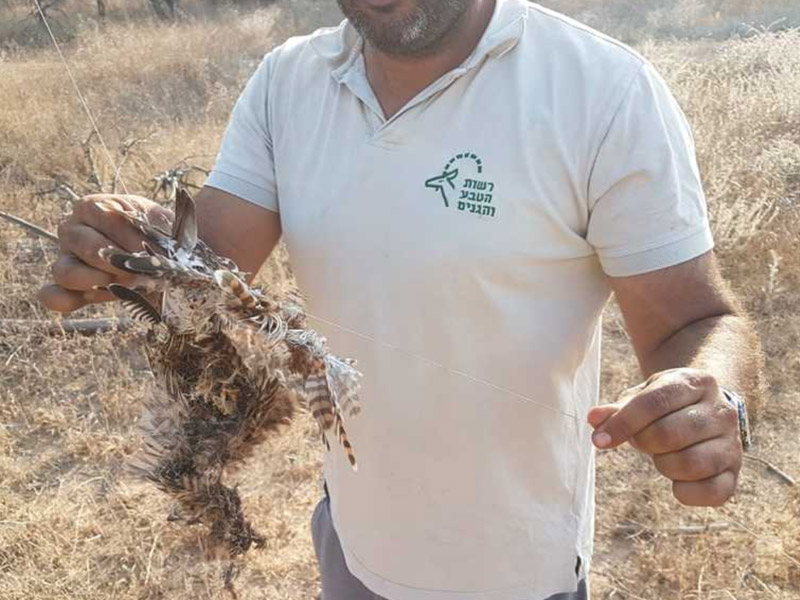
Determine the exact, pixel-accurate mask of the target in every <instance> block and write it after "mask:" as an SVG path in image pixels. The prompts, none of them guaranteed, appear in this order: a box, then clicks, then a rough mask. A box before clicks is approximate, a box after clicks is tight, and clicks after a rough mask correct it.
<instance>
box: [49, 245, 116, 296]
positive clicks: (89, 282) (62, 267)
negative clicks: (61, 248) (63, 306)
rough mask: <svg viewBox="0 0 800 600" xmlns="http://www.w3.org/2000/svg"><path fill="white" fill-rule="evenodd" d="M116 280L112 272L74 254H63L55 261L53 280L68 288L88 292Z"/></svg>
mask: <svg viewBox="0 0 800 600" xmlns="http://www.w3.org/2000/svg"><path fill="white" fill-rule="evenodd" d="M114 281H116V278H115V277H114V275H112V274H111V273H108V272H106V271H100V270H99V269H95V268H94V267H90V266H89V265H87V264H86V263H84V262H83V261H82V260H80V259H79V258H78V257H77V256H74V255H72V254H62V255H60V256H59V257H58V259H57V260H56V262H55V263H53V282H54V283H56V284H57V285H59V286H61V287H62V288H64V289H66V290H73V291H80V292H88V291H90V290H92V289H93V288H95V287H97V286H106V285H108V284H109V283H112V282H114Z"/></svg>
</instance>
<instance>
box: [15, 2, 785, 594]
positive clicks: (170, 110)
mask: <svg viewBox="0 0 800 600" xmlns="http://www.w3.org/2000/svg"><path fill="white" fill-rule="evenodd" d="M187 4H188V2H187ZM548 4H551V5H553V6H554V7H556V8H559V9H562V10H565V11H568V12H570V13H571V14H576V15H580V16H582V18H584V19H586V20H587V21H590V22H592V23H593V24H596V25H600V26H603V27H604V28H605V29H607V30H609V31H610V32H611V33H615V34H618V35H621V36H623V37H626V38H628V39H632V40H638V42H637V45H638V47H639V49H640V50H642V51H643V52H644V53H645V54H646V55H647V56H648V57H650V58H651V59H652V60H653V61H654V62H655V63H656V64H657V65H658V67H659V68H660V69H661V71H662V72H663V73H664V74H665V75H666V77H667V78H668V79H669V81H670V82H671V84H672V85H673V87H674V90H675V92H676V94H677V95H678V97H679V99H680V101H681V104H682V105H683V107H684V108H685V110H686V112H687V114H688V115H689V118H690V120H691V121H692V124H693V126H694V131H695V137H696V140H697V145H698V152H699V160H700V163H701V168H702V171H703V175H704V179H705V185H706V189H707V192H708V195H709V202H710V206H711V212H712V215H713V219H714V226H715V230H716V234H717V239H718V242H719V253H720V257H721V260H722V265H723V267H724V269H725V272H726V274H727V276H728V277H729V278H730V280H731V282H732V284H733V285H734V287H735V288H736V290H737V291H738V292H739V293H740V295H741V296H742V298H743V299H744V301H745V303H746V305H747V307H748V309H749V310H750V312H751V313H752V315H753V316H754V318H755V320H756V322H757V324H758V328H759V330H760V332H761V334H762V336H763V340H764V347H765V350H766V354H767V365H768V377H769V403H768V405H767V407H766V409H765V411H764V412H763V414H762V416H761V419H760V423H759V427H758V431H757V443H756V447H755V451H754V452H755V454H757V455H759V456H761V457H763V458H766V459H768V460H769V461H771V462H773V463H775V464H777V465H779V466H781V467H782V468H783V469H784V470H785V471H786V472H787V473H789V474H791V475H794V476H795V477H796V478H798V479H800V436H798V433H797V432H798V431H800V311H798V306H800V291H799V290H800V237H799V236H798V233H800V76H799V75H798V73H800V31H793V30H791V29H788V28H786V27H788V25H790V24H792V23H794V24H797V23H798V14H797V13H798V8H797V6H796V2H794V1H793V2H768V3H763V4H762V3H759V4H757V3H755V2H744V1H743V0H720V1H719V2H716V4H719V5H720V7H721V8H720V7H715V6H714V5H715V2H714V1H712V0H709V1H708V2H706V3H701V2H698V1H689V0H680V1H679V2H677V1H675V2H668V1H664V2H660V3H655V2H649V3H647V7H644V6H643V5H644V4H645V3H639V2H633V1H632V0H630V1H623V0H617V1H615V2H603V3H595V2H589V1H588V0H560V1H558V2H551V3H548ZM792 4H794V5H795V6H794V8H793V7H792V6H791V5H792ZM109 5H110V7H111V8H112V9H114V10H111V11H110V14H109V16H108V18H107V22H106V23H105V25H103V26H102V27H101V26H98V25H97V23H96V22H95V21H93V20H92V19H90V18H89V16H90V12H91V11H90V9H91V5H89V8H88V9H87V5H83V4H80V5H79V4H76V5H75V7H74V10H72V9H71V5H69V4H65V5H64V12H63V13H53V19H54V21H55V22H57V23H59V25H58V32H59V35H60V36H63V39H64V40H66V43H65V51H66V54H67V58H68V60H69V62H70V64H71V65H72V66H73V69H74V71H75V75H76V78H77V79H78V81H79V82H80V85H81V88H82V89H83V91H84V92H85V94H86V97H87V100H88V102H89V104H90V106H91V107H92V108H93V110H94V112H95V114H96V116H97V120H98V124H99V127H100V129H101V131H102V132H103V135H104V137H105V138H106V141H107V142H108V144H109V146H110V148H111V151H112V153H113V154H114V155H115V157H114V158H115V160H116V161H118V162H122V163H124V166H123V169H122V175H123V179H124V181H125V182H126V183H127V186H128V188H129V189H130V190H131V191H137V192H146V191H148V190H150V189H151V188H152V185H153V181H152V177H153V176H155V175H156V174H158V173H160V172H164V171H165V170H167V169H169V168H171V167H173V166H175V165H178V164H180V163H181V161H183V160H184V159H186V160H187V162H188V163H190V164H195V165H198V166H201V167H208V166H209V165H210V163H211V161H212V158H213V154H214V152H215V151H216V147H217V144H218V141H219V136H220V134H221V130H222V128H223V127H224V124H225V120H226V118H227V114H228V111H229V109H230V107H231V104H232V102H233V101H234V99H235V97H236V94H237V92H238V90H239V88H240V86H241V85H242V82H243V81H244V79H245V78H246V77H247V75H248V74H249V72H250V71H251V70H252V69H253V68H254V66H255V64H256V63H257V61H258V59H259V57H260V56H261V55H262V54H263V53H264V52H265V51H266V50H267V49H268V48H269V47H270V46H271V45H272V44H274V43H277V42H278V41H280V40H281V39H283V38H285V37H286V36H287V35H289V34H290V33H292V32H293V31H295V30H298V29H299V30H308V29H309V28H310V27H311V26H312V21H313V22H315V23H314V24H316V22H319V21H321V20H330V19H331V18H333V17H332V16H333V15H334V14H335V11H334V10H332V9H331V7H330V4H329V3H324V2H318V3H312V4H303V5H295V6H294V7H293V10H286V8H285V7H283V6H282V5H281V4H280V3H279V5H278V6H271V7H268V8H258V7H253V6H250V7H249V8H247V9H242V8H240V9H238V10H234V9H232V8H230V7H227V8H220V7H217V8H216V9H215V10H214V11H213V12H205V13H204V12H202V11H196V13H193V14H194V16H192V17H191V18H184V19H183V20H182V21H181V22H179V23H176V24H165V23H158V22H156V21H154V20H153V19H151V18H149V17H148V16H147V14H146V12H145V11H144V9H142V8H141V7H140V6H138V5H134V4H133V2H132V1H130V4H122V3H120V4H119V5H118V6H115V5H112V4H111V3H109ZM634 6H635V7H636V8H637V10H636V11H635V12H631V9H632V7H634ZM312 9H313V10H312ZM28 10H29V9H28V7H27V6H26V5H25V4H24V3H17V2H10V1H9V2H6V3H5V4H0V11H2V12H1V13H0V14H2V15H3V23H2V24H0V48H2V50H0V98H2V100H1V101H0V102H1V103H2V110H0V210H7V211H10V212H14V213H16V214H18V215H21V216H23V217H26V218H28V219H30V220H32V221H35V222H37V223H40V224H43V225H45V226H48V227H50V228H54V226H55V224H56V223H57V222H58V221H59V219H61V218H62V216H63V215H64V214H66V213H67V212H68V211H69V198H68V196H67V195H65V194H64V193H63V192H60V191H59V190H58V189H57V187H58V186H59V184H62V183H66V184H68V185H69V186H71V187H72V188H74V189H75V190H77V191H78V192H79V193H87V192H92V191H97V190H98V189H100V188H101V187H103V188H104V189H110V188H111V186H112V185H113V181H114V177H113V170H112V168H111V166H110V164H109V163H108V161H106V160H105V159H104V157H103V155H102V152H101V149H100V147H99V146H98V143H97V140H96V139H91V140H89V141H88V142H87V138H89V133H90V126H89V124H88V123H87V121H86V119H85V117H84V116H83V114H82V113H81V110H80V106H79V104H78V101H77V99H76V97H75V94H74V93H73V92H72V91H71V90H70V89H69V87H68V85H69V84H68V80H67V79H66V76H65V73H64V71H63V68H62V66H61V65H60V64H59V63H58V62H57V59H56V56H55V54H54V52H53V50H52V48H50V47H47V46H45V45H44V44H42V43H41V42H42V38H41V35H40V32H38V30H37V27H38V25H37V24H36V23H35V20H34V23H33V24H34V25H36V27H31V23H30V22H28V21H24V20H23V21H21V23H22V24H21V25H20V19H24V16H25V15H26V14H27V11H28ZM81 11H83V12H84V13H85V14H83V15H81V14H80V13H81ZM76 15H77V16H76ZM309 15H311V16H309ZM623 15H628V17H629V18H628V19H623V18H622V17H623ZM781 16H786V17H787V20H786V21H782V22H781V24H779V25H775V24H774V21H775V20H776V19H777V18H778V17H781ZM791 19H794V21H791ZM742 22H749V23H751V24H755V29H759V27H760V28H761V32H760V33H754V32H753V29H752V28H751V29H749V30H748V31H749V33H750V35H748V36H747V37H745V38H741V39H740V38H737V39H729V40H711V39H697V38H698V37H703V35H704V33H712V34H713V35H714V36H719V37H722V36H723V35H724V34H725V33H726V32H730V31H735V30H737V28H739V24H741V23H742ZM14 23H17V25H16V26H14ZM770 24H773V26H772V27H771V31H767V29H770V28H768V27H767V26H768V25H770ZM19 27H22V28H23V29H24V31H23V32H20V30H19ZM681 28H683V29H681ZM687 28H688V29H687ZM780 28H783V29H785V30H783V31H774V30H776V29H780ZM677 31H685V32H687V35H688V36H689V37H691V38H693V41H681V40H676V39H665V38H664V37H663V36H662V37H660V38H658V39H656V40H655V41H646V40H647V38H648V37H651V36H653V35H658V34H660V33H661V34H663V33H667V34H672V33H674V32H677ZM133 142H135V143H133ZM126 147H127V148H128V150H127V151H125V150H124V149H125V148H126ZM88 152H90V153H91V157H92V160H91V161H89V160H87V153H88ZM92 164H93V165H94V166H92ZM198 177H200V178H201V177H202V176H201V174H200V173H199V172H195V173H194V174H193V179H192V181H194V183H199V182H200V180H199V179H198ZM52 256H53V249H52V247H51V246H50V245H49V244H48V242H46V241H43V240H40V239H37V238H34V237H32V236H30V235H29V234H27V233H24V232H22V231H20V230H18V229H16V228H13V227H11V226H9V225H6V224H4V223H0V257H1V258H0V289H2V291H3V294H2V296H0V318H4V319H8V318H14V319H51V318H52V316H51V315H48V314H47V313H46V312H45V311H43V309H42V308H41V307H39V306H38V305H37V304H36V302H35V301H34V299H33V297H32V295H33V292H34V290H35V289H36V287H37V286H38V285H39V284H40V283H41V282H42V281H43V280H44V279H45V278H46V276H47V269H46V264H47V262H48V261H50V260H51V258H52ZM285 260H286V257H285V256H284V255H281V256H279V257H276V259H274V260H273V261H272V262H271V264H270V266H269V268H268V269H265V271H264V273H262V277H264V278H267V279H268V278H270V277H285V276H286V263H285ZM114 312H115V309H114V308H113V307H103V308H94V309H88V310H85V311H82V314H83V316H87V315H94V314H113V313H114ZM606 323H607V324H606V335H607V338H606V339H607V343H606V358H605V369H604V383H605V385H604V397H605V399H613V397H614V395H615V394H616V393H617V392H618V391H620V390H621V389H622V388H623V387H626V386H627V385H628V384H630V383H631V382H634V381H636V379H637V373H636V369H635V364H634V361H633V359H632V356H631V352H630V350H629V348H628V346H627V342H626V340H625V337H624V333H623V331H622V329H621V327H620V325H619V323H620V321H619V318H618V317H617V315H616V313H615V311H614V310H613V308H612V309H610V310H609V313H608V316H607V319H606ZM136 339H137V338H136V333H127V334H124V335H123V334H108V335H99V336H95V337H77V336H69V335H66V336H55V337H47V336H45V335H43V334H42V333H41V332H37V330H35V329H30V330H23V331H22V332H17V333H8V332H6V333H5V334H3V333H1V332H0V486H1V487H0V598H3V599H4V600H6V599H8V600H17V599H22V598H26V599H27V598H33V599H36V600H44V599H51V598H53V599H55V598H75V599H77V598H81V599H87V600H93V599H97V600H99V599H105V598H122V599H134V598H136V599H151V598H152V599H155V598H171V599H176V600H179V599H189V598H192V599H195V598H216V597H219V594H220V591H219V590H220V584H219V579H218V577H217V575H218V573H217V571H215V570H214V569H209V568H208V567H206V566H204V565H203V564H202V563H201V562H200V561H199V556H200V553H199V550H198V548H197V544H196V540H194V539H193V538H192V537H191V536H186V535H185V531H183V530H176V529H173V528H172V527H171V526H170V525H169V524H167V523H165V521H164V515H165V513H166V509H167V504H166V500H165V499H164V498H162V497H161V495H160V494H158V493H157V492H155V491H154V490H152V489H151V488H150V487H149V486H147V485H145V484H142V483H140V482H137V481H133V480H131V479H130V478H129V477H127V476H126V475H125V474H124V473H123V471H122V465H123V463H124V459H125V456H126V455H127V454H129V453H130V452H131V450H132V448H133V446H134V444H135V436H134V421H135V416H136V413H137V404H138V395H139V390H140V389H141V387H142V383H143V381H144V380H145V378H146V377H147V373H146V368H145V364H144V361H143V358H142V356H141V353H140V352H139V351H138V349H137V346H136ZM319 466H320V454H319V447H318V443H317V442H316V438H315V436H314V429H313V426H312V425H311V424H310V423H309V422H308V421H301V422H300V423H298V424H297V425H296V426H295V428H294V429H293V430H292V432H291V434H290V435H288V436H286V437H285V438H283V439H282V440H281V441H280V442H276V443H275V445H273V446H272V447H268V448H265V449H264V452H263V454H262V456H261V457H259V459H258V460H255V461H253V464H252V465H251V467H250V468H249V469H248V471H247V472H245V473H244V474H242V476H241V487H242V489H243V492H244V493H243V495H244V496H245V497H246V498H247V499H248V502H249V503H250V507H249V512H250V514H252V515H260V517H259V522H258V523H257V525H258V526H259V528H260V529H262V530H264V531H265V532H267V533H268V537H269V539H270V543H269V547H268V548H267V549H266V550H265V551H263V552H260V553H254V554H253V555H252V557H251V563H250V568H249V569H248V570H247V571H246V572H245V573H244V574H243V575H242V577H241V578H240V580H239V587H240V589H241V597H242V598H267V599H270V600H278V599H293V600H294V599H297V598H311V597H314V596H315V595H316V593H317V591H318V579H317V575H316V569H315V563H314V560H313V553H312V551H311V547H310V542H309V534H308V528H307V519H308V517H309V516H310V512H311V508H312V506H313V504H314V502H315V501H316V499H317V497H318V496H319ZM720 523H722V524H726V526H725V527H723V528H721V529H720V530H716V531H710V532H707V533H702V534H699V535H689V534H685V533H678V532H676V529H677V528H680V527H685V526H687V525H705V524H720ZM620 525H626V526H632V527H633V529H631V528H630V527H629V529H627V530H625V531H626V532H621V531H620V530H619V528H618V527H619V526H620ZM637 528H638V529H637ZM631 531H633V532H634V533H633V534H632V533H631ZM597 545H598V552H597V557H596V562H595V574H594V580H593V595H594V597H596V598H601V599H609V600H610V599H612V598H613V599H623V598H630V599H636V598H643V599H647V600H652V599H693V600H700V599H708V600H711V599H727V598H731V599H733V598H736V599H739V600H743V599H752V600H756V599H767V598H770V599H771V598H778V599H797V598H800V592H798V590H799V589H800V487H792V486H790V485H787V484H785V483H784V482H782V481H781V480H780V479H778V478H777V477H775V476H773V475H770V474H768V473H767V472H766V471H765V469H764V468H763V467H761V466H760V465H756V464H753V463H748V464H747V465H746V466H745V469H744V471H743V475H742V483H741V491H740V493H739V494H738V496H737V498H736V500H735V502H732V503H730V504H728V505H727V506H725V507H724V508H722V509H720V510H710V509H709V510H705V509H703V510H689V509H684V508H681V507H679V506H678V505H677V504H676V503H675V502H674V501H673V500H672V499H671V497H670V494H669V486H668V485H667V484H666V483H665V482H664V481H663V480H662V479H660V478H659V477H658V476H657V474H656V473H655V471H654V469H653V468H652V467H651V466H650V465H649V464H648V462H647V461H646V460H645V459H643V458H642V457H640V456H639V455H637V454H636V453H635V452H633V451H630V450H621V451H618V452H614V453H609V454H603V455H601V456H600V457H599V460H598V526H597Z"/></svg>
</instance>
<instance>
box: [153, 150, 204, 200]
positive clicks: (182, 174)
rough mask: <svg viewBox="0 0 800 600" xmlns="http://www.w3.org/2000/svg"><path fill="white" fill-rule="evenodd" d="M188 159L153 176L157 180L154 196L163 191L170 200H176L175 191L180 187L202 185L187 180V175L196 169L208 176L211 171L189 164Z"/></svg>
mask: <svg viewBox="0 0 800 600" xmlns="http://www.w3.org/2000/svg"><path fill="white" fill-rule="evenodd" d="M187 160H188V159H183V160H181V161H180V162H178V163H177V164H176V165H174V166H173V167H171V168H170V169H167V170H166V171H164V172H162V173H161V174H159V175H156V176H155V177H153V181H154V182H155V184H154V186H153V191H152V193H151V197H152V198H154V199H155V198H156V197H157V196H158V194H159V193H163V194H164V198H165V199H166V200H167V201H168V202H172V201H174V200H175V193H176V192H177V190H178V188H179V187H190V188H199V187H200V186H197V185H194V184H193V183H191V182H189V181H186V177H188V176H189V175H191V174H192V173H193V172H195V171H196V172H198V173H202V174H203V175H206V176H208V174H209V172H210V171H209V170H208V169H206V168H204V167H200V166H198V165H193V164H189V163H188V162H186V161H187Z"/></svg>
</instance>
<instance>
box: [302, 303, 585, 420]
mask: <svg viewBox="0 0 800 600" xmlns="http://www.w3.org/2000/svg"><path fill="white" fill-rule="evenodd" d="M306 316H307V317H309V318H310V319H314V320H315V321H319V322H320V323H324V324H326V325H330V326H331V327H335V328H336V329H339V330H340V331H344V332H345V333H349V334H351V335H354V336H356V337H360V338H362V339H364V340H367V341H369V342H372V343H373V344H375V345H377V346H383V347H384V348H387V349H389V350H392V351H394V352H397V353H398V354H403V355H405V356H407V357H409V358H413V359H416V360H419V361H422V362H425V363H427V364H429V365H431V366H432V367H436V368H438V369H442V370H444V371H446V372H448V373H452V374H453V375H457V376H459V377H464V378H465V379H469V380H470V381H472V382H473V383H477V384H480V385H485V386H486V387H489V388H491V389H493V390H495V391H497V392H501V393H503V394H507V395H509V396H513V397H514V398H517V399H518V400H525V401H526V402H532V403H533V404H536V405H537V406H541V407H542V408H546V409H547V410H549V411H552V412H556V413H559V414H561V415H564V416H565V417H569V418H570V419H575V420H577V419H578V416H577V415H575V414H573V413H569V412H566V411H563V410H561V409H560V408H557V407H555V406H552V405H550V404H546V403H544V402H542V401H540V400H535V399H534V398H529V397H528V396H525V395H523V394H520V393H519V392H515V391H514V390H510V389H508V388H504V387H502V386H499V385H497V384H495V383H492V382H491V381H486V380H485V379H480V378H479V377H475V376H474V375H470V374H469V373H465V372H464V371H461V370H459V369H454V368H453V367H448V366H447V365H444V364H442V363H440V362H437V361H435V360H433V359H430V358H428V357H427V356H422V355H421V354H416V353H414V352H410V351H408V350H404V349H403V348H401V347H400V346H396V345H394V344H390V343H388V342H382V341H380V340H376V339H375V338H373V337H370V336H368V335H366V334H364V333H360V332H358V331H355V330H353V329H349V328H347V327H344V326H343V325H339V324H338V323H334V322H333V321H328V320H327V319H323V318H322V317H318V316H316V315H312V314H311V313H308V312H307V313H306Z"/></svg>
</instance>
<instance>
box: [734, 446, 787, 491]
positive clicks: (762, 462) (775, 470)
mask: <svg viewBox="0 0 800 600" xmlns="http://www.w3.org/2000/svg"><path fill="white" fill-rule="evenodd" d="M744 457H745V458H746V459H747V460H750V461H752V462H756V463H758V464H760V465H764V466H765V467H766V468H767V471H769V472H770V473H774V474H775V475H777V476H778V477H779V478H780V479H781V480H782V481H783V482H784V483H786V484H788V485H792V486H796V485H797V480H796V479H795V478H794V477H792V476H791V475H787V474H786V473H785V472H783V471H781V470H780V469H779V468H778V467H776V466H775V465H773V464H772V463H771V462H769V461H767V460H764V459H763V458H761V457H759V456H754V455H752V454H745V455H744Z"/></svg>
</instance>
